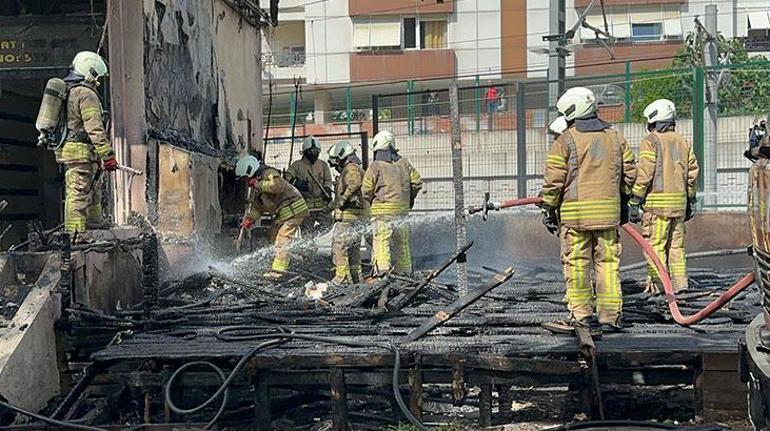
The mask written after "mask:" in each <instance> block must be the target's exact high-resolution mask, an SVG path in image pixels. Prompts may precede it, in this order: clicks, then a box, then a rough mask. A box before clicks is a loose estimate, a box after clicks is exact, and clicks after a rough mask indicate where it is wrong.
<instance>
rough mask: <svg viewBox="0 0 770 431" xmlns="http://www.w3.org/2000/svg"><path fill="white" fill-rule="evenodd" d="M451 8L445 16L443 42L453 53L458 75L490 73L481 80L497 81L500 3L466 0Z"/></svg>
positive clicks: (487, 0)
mask: <svg viewBox="0 0 770 431" xmlns="http://www.w3.org/2000/svg"><path fill="white" fill-rule="evenodd" d="M455 7H456V9H455V13H454V14H451V15H449V22H448V24H447V42H448V47H449V48H451V49H452V50H453V51H454V53H455V57H456V59H457V73H458V75H461V76H463V75H465V76H467V75H474V74H476V73H484V74H486V73H489V72H493V74H492V75H485V76H484V77H485V78H489V79H497V78H500V70H501V67H502V66H501V40H500V35H501V34H502V29H501V26H502V22H501V20H500V2H499V1H490V0H470V1H462V2H455ZM465 79H474V78H473V77H472V76H471V77H466V78H465Z"/></svg>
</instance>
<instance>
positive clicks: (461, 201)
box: [449, 79, 468, 296]
mask: <svg viewBox="0 0 770 431" xmlns="http://www.w3.org/2000/svg"><path fill="white" fill-rule="evenodd" d="M459 92H460V91H459V89H458V87H457V80H456V79H455V80H453V81H452V86H451V87H450V89H449V120H450V123H451V126H452V183H453V186H454V195H455V199H454V200H455V229H456V236H457V244H456V247H457V250H458V251H460V250H461V249H462V248H463V247H464V246H465V244H466V243H467V242H468V238H467V232H466V227H465V193H464V190H463V144H462V132H461V130H460V102H459ZM466 265H467V264H466V262H465V256H464V255H460V258H458V259H457V285H458V287H459V288H460V296H464V295H466V294H467V293H468V272H467V267H466Z"/></svg>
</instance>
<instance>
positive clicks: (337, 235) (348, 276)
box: [332, 221, 363, 284]
mask: <svg viewBox="0 0 770 431" xmlns="http://www.w3.org/2000/svg"><path fill="white" fill-rule="evenodd" d="M362 228H363V224H362V223H360V222H353V221H338V222H335V223H334V230H333V231H332V262H333V263H334V280H333V281H334V282H335V283H337V284H344V283H358V282H360V281H361V239H362V238H363V235H362V232H361V231H362Z"/></svg>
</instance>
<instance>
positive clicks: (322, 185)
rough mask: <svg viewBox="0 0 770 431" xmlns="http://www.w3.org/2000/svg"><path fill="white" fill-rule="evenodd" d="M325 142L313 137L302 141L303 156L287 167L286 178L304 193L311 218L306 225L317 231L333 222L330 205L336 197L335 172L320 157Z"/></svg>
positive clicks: (307, 228)
mask: <svg viewBox="0 0 770 431" xmlns="http://www.w3.org/2000/svg"><path fill="white" fill-rule="evenodd" d="M320 154H321V143H320V142H319V141H318V139H316V138H315V137H313V136H310V137H307V138H305V139H304V140H303V141H302V158H300V159H299V160H297V161H296V162H294V163H292V164H291V166H289V168H288V169H287V170H286V172H285V174H284V175H285V177H286V180H287V181H288V182H289V183H291V185H293V186H294V187H296V188H297V190H299V192H300V193H302V197H303V198H305V202H306V203H307V206H308V209H310V217H308V218H306V219H305V223H304V226H303V227H304V228H305V229H306V230H308V231H310V230H315V228H316V226H321V227H328V226H330V225H331V214H330V212H329V209H328V204H329V202H330V201H331V200H332V173H331V170H330V169H329V165H328V164H327V163H326V162H324V161H323V160H319V159H318V156H319V155H320Z"/></svg>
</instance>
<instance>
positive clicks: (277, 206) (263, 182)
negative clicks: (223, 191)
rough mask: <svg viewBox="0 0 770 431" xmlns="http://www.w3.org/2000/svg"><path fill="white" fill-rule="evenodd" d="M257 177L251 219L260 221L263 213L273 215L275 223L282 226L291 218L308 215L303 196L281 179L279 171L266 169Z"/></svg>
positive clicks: (251, 205)
mask: <svg viewBox="0 0 770 431" xmlns="http://www.w3.org/2000/svg"><path fill="white" fill-rule="evenodd" d="M256 175H257V177H256V180H257V184H256V186H254V190H253V192H252V193H251V197H250V201H249V208H248V214H249V218H251V219H252V220H259V217H260V216H261V214H263V213H265V214H272V215H274V216H275V218H274V219H273V223H275V224H281V223H284V222H285V221H286V220H289V219H291V218H294V217H298V216H303V217H304V216H307V215H308V208H307V204H306V203H305V200H304V199H303V198H302V195H301V194H300V193H299V192H298V191H297V189H295V188H294V186H292V185H291V184H289V183H288V182H287V181H286V180H284V179H283V178H282V177H281V173H280V172H278V170H277V169H275V168H271V167H264V168H262V169H260V170H259V171H257V174H256Z"/></svg>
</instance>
